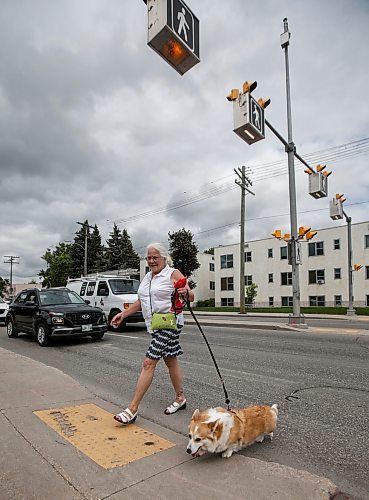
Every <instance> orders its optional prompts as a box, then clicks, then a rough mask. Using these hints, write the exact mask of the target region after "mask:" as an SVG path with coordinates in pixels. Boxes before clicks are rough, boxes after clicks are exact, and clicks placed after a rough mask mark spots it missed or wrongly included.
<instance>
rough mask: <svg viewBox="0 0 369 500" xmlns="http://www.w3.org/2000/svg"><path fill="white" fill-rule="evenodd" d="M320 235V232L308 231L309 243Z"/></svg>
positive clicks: (306, 235)
mask: <svg viewBox="0 0 369 500" xmlns="http://www.w3.org/2000/svg"><path fill="white" fill-rule="evenodd" d="M317 234H318V231H308V232H307V233H306V234H305V237H306V239H307V240H308V241H309V240H311V239H312V238H314V236H315V235H317Z"/></svg>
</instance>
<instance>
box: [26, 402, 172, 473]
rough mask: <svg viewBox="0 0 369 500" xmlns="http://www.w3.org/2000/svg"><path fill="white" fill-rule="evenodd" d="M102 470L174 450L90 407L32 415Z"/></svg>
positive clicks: (38, 412)
mask: <svg viewBox="0 0 369 500" xmlns="http://www.w3.org/2000/svg"><path fill="white" fill-rule="evenodd" d="M33 413H34V414H35V415H36V416H37V417H39V418H40V419H41V420H42V421H43V422H45V423H46V424H47V425H49V426H50V427H51V428H52V429H54V431H56V432H57V433H58V434H60V435H61V436H63V438H64V439H66V440H67V441H69V442H70V443H72V444H73V445H74V446H75V447H76V448H78V449H79V450H80V451H82V452H83V453H85V454H86V455H87V456H88V457H90V458H91V459H92V460H93V461H94V462H96V463H97V464H99V465H100V466H101V467H103V468H104V469H112V468H114V467H120V466H121V465H125V464H128V463H130V462H134V461H135V460H139V459H140V458H144V457H147V456H149V455H153V454H154V453H158V452H159V451H162V450H166V449H168V448H172V447H173V446H175V444H174V443H171V442H170V441H167V440H166V439H163V438H161V437H160V436H157V435H156V434H152V433H151V432H148V431H145V430H144V429H142V428H141V427H138V426H137V425H135V424H130V425H127V426H123V425H121V424H119V423H118V422H116V421H115V420H114V419H113V416H112V414H111V413H109V412H107V411H105V410H103V409H102V408H99V407H98V406H96V405H94V404H83V405H78V406H70V407H66V408H52V409H50V410H40V411H34V412H33Z"/></svg>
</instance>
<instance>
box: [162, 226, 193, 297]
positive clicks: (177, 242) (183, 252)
mask: <svg viewBox="0 0 369 500" xmlns="http://www.w3.org/2000/svg"><path fill="white" fill-rule="evenodd" d="M168 237H169V254H170V256H171V257H172V260H173V265H174V267H175V268H177V269H179V270H180V271H181V273H182V274H183V275H184V276H186V278H189V277H190V276H191V274H192V273H193V272H194V271H196V269H198V268H199V267H200V264H199V261H198V259H197V253H198V251H199V249H198V247H197V245H196V243H194V242H193V240H192V238H193V235H192V233H191V231H187V230H186V229H185V228H183V229H181V230H179V231H177V232H173V233H170V232H169V233H168ZM190 286H191V287H192V288H194V287H195V286H196V284H195V283H194V282H193V281H192V284H191V283H190Z"/></svg>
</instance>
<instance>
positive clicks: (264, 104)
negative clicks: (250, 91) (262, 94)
mask: <svg viewBox="0 0 369 500" xmlns="http://www.w3.org/2000/svg"><path fill="white" fill-rule="evenodd" d="M258 104H259V106H261V107H262V108H263V109H265V108H266V107H267V106H269V104H270V99H262V98H260V99H258Z"/></svg>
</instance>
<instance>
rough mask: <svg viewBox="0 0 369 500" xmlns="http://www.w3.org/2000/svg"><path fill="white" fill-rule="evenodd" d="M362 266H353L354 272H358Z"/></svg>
mask: <svg viewBox="0 0 369 500" xmlns="http://www.w3.org/2000/svg"><path fill="white" fill-rule="evenodd" d="M362 267H363V266H362V265H361V264H354V270H355V271H360V269H361V268H362Z"/></svg>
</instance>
